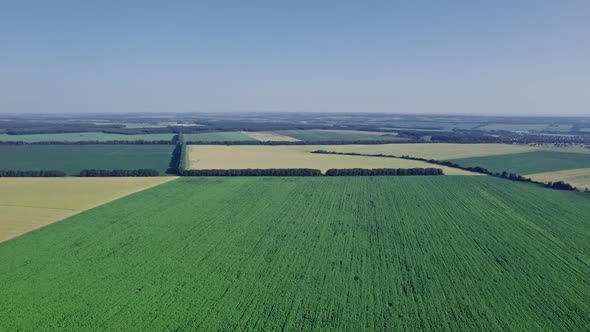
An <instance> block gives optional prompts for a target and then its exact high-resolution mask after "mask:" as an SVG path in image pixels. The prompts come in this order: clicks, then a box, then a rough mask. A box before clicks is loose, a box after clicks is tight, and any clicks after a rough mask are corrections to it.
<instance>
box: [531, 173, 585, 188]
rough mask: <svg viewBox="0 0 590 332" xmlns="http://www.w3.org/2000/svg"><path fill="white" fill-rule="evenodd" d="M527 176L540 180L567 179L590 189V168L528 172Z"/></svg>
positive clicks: (566, 180)
mask: <svg viewBox="0 0 590 332" xmlns="http://www.w3.org/2000/svg"><path fill="white" fill-rule="evenodd" d="M526 176H527V177H530V178H531V179H533V180H535V181H540V182H557V181H565V182H567V183H569V184H571V185H572V186H574V187H576V188H578V189H580V190H584V189H586V188H588V189H590V168H579V169H569V170H565V171H556V172H546V173H536V174H527V175H526Z"/></svg>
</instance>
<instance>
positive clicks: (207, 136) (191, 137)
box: [183, 131, 256, 142]
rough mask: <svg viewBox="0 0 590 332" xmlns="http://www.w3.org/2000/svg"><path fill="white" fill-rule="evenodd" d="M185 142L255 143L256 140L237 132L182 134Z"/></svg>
mask: <svg viewBox="0 0 590 332" xmlns="http://www.w3.org/2000/svg"><path fill="white" fill-rule="evenodd" d="M183 136H184V140H185V141H187V142H226V141H227V142H230V141H256V139H254V138H252V137H250V136H248V135H246V134H243V133H241V132H239V131H224V132H211V133H202V134H184V135H183Z"/></svg>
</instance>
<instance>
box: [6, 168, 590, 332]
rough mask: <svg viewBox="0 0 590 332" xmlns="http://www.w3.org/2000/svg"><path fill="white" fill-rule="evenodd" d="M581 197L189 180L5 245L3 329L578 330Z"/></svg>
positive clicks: (356, 180) (404, 184) (461, 181)
mask: <svg viewBox="0 0 590 332" xmlns="http://www.w3.org/2000/svg"><path fill="white" fill-rule="evenodd" d="M588 199H589V198H588V196H586V195H585V194H583V193H575V192H561V191H556V190H548V189H544V188H541V187H538V186H534V185H530V184H524V183H516V182H510V181H506V180H501V179H497V178H492V177H468V176H467V177H444V176H441V177H427V176H424V177H400V178H396V177H339V178H328V177H319V178H181V179H178V180H175V181H171V182H168V183H165V184H163V185H160V186H158V187H155V188H152V189H148V190H146V191H143V192H140V193H136V194H133V195H130V196H127V197H125V198H122V199H119V200H116V201H114V202H111V203H109V204H107V205H103V206H100V207H97V208H94V209H92V210H89V211H86V212H84V213H82V214H78V215H76V216H73V217H71V218H69V219H67V220H65V221H63V222H59V223H56V224H52V225H50V226H48V227H45V228H42V229H39V230H36V231H33V232H31V233H29V234H26V235H24V236H22V237H19V238H16V239H13V240H10V241H6V242H3V243H0V285H2V288H1V289H2V290H1V296H0V312H1V313H2V319H0V330H9V331H11V330H61V331H64V330H69V331H81V330H94V331H96V330H103V331H104V330H136V331H162V330H165V331H171V330H214V331H215V330H263V331H273V330H298V331H299V330H305V331H307V330H332V331H361V330H388V331H404V330H406V331H407V330H430V331H443V330H447V331H457V330H465V331H477V330H498V331H499V330H520V331H540V330H547V331H582V330H586V329H587V328H588V326H590V282H589V280H590V221H589V220H588V218H587V217H588V215H590V204H588Z"/></svg>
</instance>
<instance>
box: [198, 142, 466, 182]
mask: <svg viewBox="0 0 590 332" xmlns="http://www.w3.org/2000/svg"><path fill="white" fill-rule="evenodd" d="M302 147H303V146H285V145H281V146H268V145H263V146H258V145H230V146H227V145H189V146H188V149H187V151H188V161H189V165H188V169H242V168H261V169H268V168H314V169H319V170H321V171H326V170H327V169H330V168H418V167H420V168H426V167H435V168H441V169H442V170H443V171H444V173H445V174H447V175H474V174H475V173H471V172H466V171H463V170H459V169H454V168H449V167H444V166H438V165H433V164H429V163H425V162H422V161H415V160H405V159H397V158H377V157H359V156H345V155H328V154H316V153H309V152H308V151H306V150H305V149H302Z"/></svg>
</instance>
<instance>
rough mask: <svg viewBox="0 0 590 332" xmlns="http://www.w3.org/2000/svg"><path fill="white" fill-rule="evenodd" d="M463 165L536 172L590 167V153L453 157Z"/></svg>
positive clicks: (531, 153)
mask: <svg viewBox="0 0 590 332" xmlns="http://www.w3.org/2000/svg"><path fill="white" fill-rule="evenodd" d="M452 161H453V162H455V163H457V164H459V165H462V166H480V167H483V168H487V169H488V170H490V171H493V172H503V171H507V172H510V173H515V174H521V175H525V174H534V173H544V172H553V171H561V170H566V169H576V168H587V167H590V154H585V153H569V152H553V151H535V152H525V153H516V154H507V155H497V156H488V157H474V158H464V159H453V160H452Z"/></svg>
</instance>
